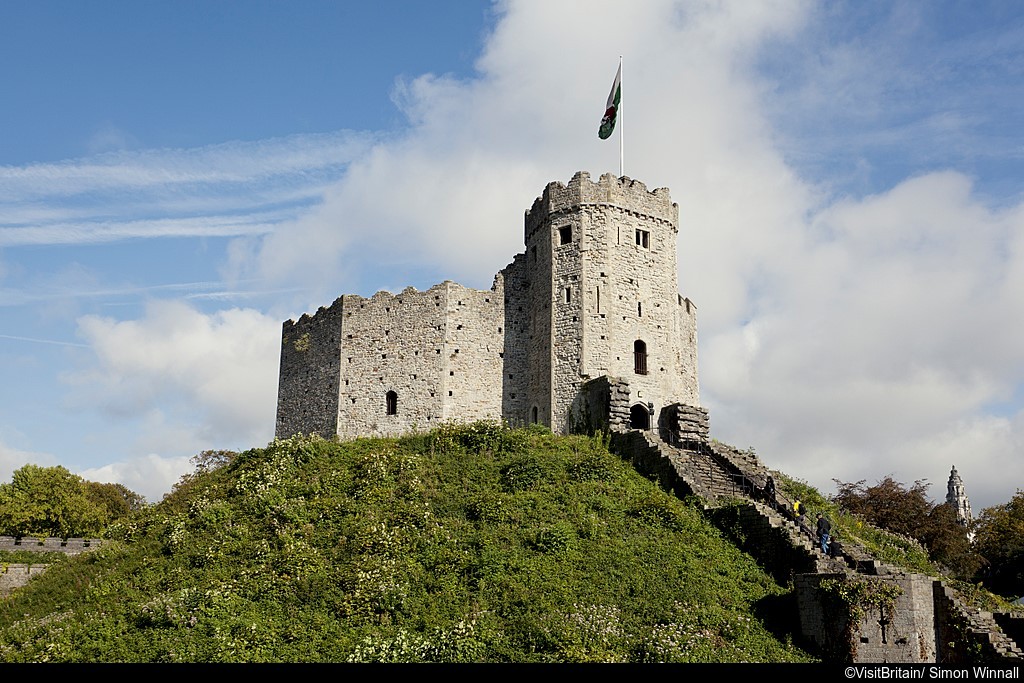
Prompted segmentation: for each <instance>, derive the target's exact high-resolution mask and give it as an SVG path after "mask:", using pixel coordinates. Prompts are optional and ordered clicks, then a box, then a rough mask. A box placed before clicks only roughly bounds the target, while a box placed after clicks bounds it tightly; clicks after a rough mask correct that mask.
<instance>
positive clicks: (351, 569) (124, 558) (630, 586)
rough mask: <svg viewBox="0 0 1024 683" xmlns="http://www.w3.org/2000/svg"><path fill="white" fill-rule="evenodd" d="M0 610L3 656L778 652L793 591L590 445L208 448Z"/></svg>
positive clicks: (304, 441) (755, 658)
mask: <svg viewBox="0 0 1024 683" xmlns="http://www.w3.org/2000/svg"><path fill="white" fill-rule="evenodd" d="M221 460H222V462H221V463H217V464H218V465H219V466H216V467H213V466H211V467H204V468H201V469H200V470H199V471H198V472H197V473H196V474H195V475H191V476H189V477H186V478H185V479H183V480H182V481H181V482H180V483H179V485H178V486H177V487H176V489H175V491H174V492H173V493H172V494H171V495H169V496H168V497H167V498H165V499H164V501H163V502H161V503H160V504H158V505H155V506H151V507H148V508H145V509H143V510H141V511H139V512H137V513H134V514H133V515H131V516H129V517H126V518H124V520H122V521H121V522H119V523H116V524H115V525H113V526H112V527H110V528H109V529H108V532H107V534H106V535H107V537H108V538H109V540H108V541H106V542H105V543H104V545H103V546H102V547H100V548H99V549H97V550H93V551H90V552H88V553H85V554H82V555H79V556H76V557H73V558H70V559H68V560H66V561H62V562H60V563H58V564H56V565H54V566H53V567H52V568H51V569H50V570H48V571H47V572H45V573H44V574H42V575H41V576H39V577H38V578H36V579H34V580H33V581H31V582H30V583H29V585H27V586H26V587H25V588H22V589H20V590H18V591H17V592H16V593H15V594H14V595H13V596H11V597H10V598H9V599H6V600H3V601H2V602H0V660H2V661H7V662H20V661H60V662H221V661H231V662H346V661H356V662H363V661H384V662H588V661H594V662H792V661H814V658H813V657H812V656H811V655H810V654H808V653H807V652H805V651H803V650H801V649H800V648H799V647H796V646H795V645H793V643H792V641H793V640H794V639H795V635H794V634H795V631H796V626H797V625H796V622H795V614H796V611H795V608H794V605H793V604H792V596H791V594H790V593H789V591H788V589H787V587H785V586H780V585H778V584H777V583H775V581H774V580H773V579H772V578H771V577H770V576H768V575H767V574H766V573H765V572H763V571H762V570H761V569H760V568H759V567H758V565H757V564H756V563H755V562H754V561H753V560H752V559H751V558H750V557H748V556H747V555H744V554H742V553H741V552H740V551H738V550H737V549H736V548H735V547H734V546H733V545H732V544H731V543H730V542H728V541H727V540H726V539H725V538H724V537H723V536H722V535H721V534H720V533H719V532H718V531H717V530H716V529H715V528H714V527H713V526H711V525H710V524H709V523H708V522H707V521H706V520H705V518H704V517H703V516H702V514H701V512H700V510H699V509H698V508H696V507H691V506H689V505H688V504H687V503H686V502H685V501H680V500H678V499H676V498H674V497H673V496H671V495H670V494H668V493H666V492H664V491H662V490H661V489H660V488H658V486H657V485H656V484H654V483H652V482H650V481H648V480H647V479H645V478H643V477H642V476H640V475H639V474H637V473H636V471H635V470H633V469H632V468H631V467H630V466H629V464H628V463H625V462H623V461H622V460H620V459H619V458H618V457H616V456H614V455H612V454H610V453H609V452H608V450H607V447H606V444H605V443H604V442H603V441H602V440H601V439H600V438H585V437H556V436H553V435H551V434H550V433H549V432H546V431H544V430H539V429H529V430H510V429H506V428H504V427H501V426H499V425H496V424H491V423H477V424H474V425H469V426H464V427H454V426H446V427H442V428H440V429H438V430H435V431H433V432H431V433H429V434H425V435H419V436H410V437H406V438H402V439H360V440H355V441H350V442H344V443H333V442H329V441H325V440H323V439H318V438H293V439H289V440H284V441H275V442H273V443H272V444H270V445H269V446H268V447H266V448H261V449H253V450H250V451H246V452H244V453H239V454H222V458H221Z"/></svg>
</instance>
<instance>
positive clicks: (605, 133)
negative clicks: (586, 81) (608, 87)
mask: <svg viewBox="0 0 1024 683" xmlns="http://www.w3.org/2000/svg"><path fill="white" fill-rule="evenodd" d="M621 100H622V62H619V68H618V70H617V71H616V72H615V82H614V83H612V91H611V92H610V93H608V104H606V105H605V109H604V118H603V119H601V127H600V128H598V129H597V137H599V138H601V139H602V140H607V139H608V138H609V137H611V134H612V131H613V130H615V119H616V118H617V117H618V115H619V102H620V101H621Z"/></svg>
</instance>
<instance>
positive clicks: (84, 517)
mask: <svg viewBox="0 0 1024 683" xmlns="http://www.w3.org/2000/svg"><path fill="white" fill-rule="evenodd" d="M144 505H145V500H144V499H143V498H142V496H140V495H138V494H136V493H133V492H132V491H130V490H128V489H127V488H125V487H124V486H122V485H120V484H99V483H96V482H90V481H85V480H84V479H82V478H81V477H79V476H78V475H75V474H72V473H71V472H69V471H68V470H67V469H65V468H63V467H40V466H39V465H31V464H29V465H25V466H23V467H22V468H21V469H18V470H16V471H15V472H14V474H13V475H12V477H11V481H10V483H6V484H0V535H4V536H16V537H23V536H53V537H59V538H71V537H92V536H97V535H99V534H100V532H102V531H103V529H104V527H106V526H107V525H108V524H111V523H113V522H114V521H116V520H118V519H120V518H122V517H125V516H127V515H130V514H132V513H134V512H136V511H138V510H140V509H142V507H143V506H144Z"/></svg>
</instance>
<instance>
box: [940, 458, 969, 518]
mask: <svg viewBox="0 0 1024 683" xmlns="http://www.w3.org/2000/svg"><path fill="white" fill-rule="evenodd" d="M946 505H950V506H952V508H953V509H954V510H956V521H957V523H958V524H960V526H963V527H970V525H971V522H972V521H973V519H974V518H973V516H972V515H971V501H970V500H968V499H967V493H966V492H965V491H964V482H963V480H962V479H961V478H960V474H959V473H958V472H957V471H956V467H955V466H954V467H953V469H952V471H950V473H949V482H948V483H947V485H946Z"/></svg>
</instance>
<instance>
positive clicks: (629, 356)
mask: <svg viewBox="0 0 1024 683" xmlns="http://www.w3.org/2000/svg"><path fill="white" fill-rule="evenodd" d="M678 232H679V206H678V205H677V204H675V203H673V202H672V200H671V198H670V196H669V191H668V190H667V189H665V188H660V189H656V190H653V191H649V190H648V189H647V187H646V186H645V185H644V184H643V183H641V182H639V181H636V180H632V179H630V178H627V177H620V178H616V177H614V176H613V175H612V174H605V175H603V176H601V178H600V180H599V181H598V182H593V181H591V179H590V175H589V174H588V173H586V172H579V173H576V174H575V175H574V176H573V178H572V179H571V180H570V181H569V183H568V184H567V185H566V184H562V183H560V182H552V183H549V184H548V186H547V187H546V188H544V192H543V194H542V195H541V196H540V197H538V198H537V199H536V200H535V201H534V202H533V206H532V207H531V208H530V209H529V210H528V211H527V212H526V215H525V230H524V243H525V250H524V251H523V252H522V253H520V254H517V255H516V256H515V257H514V259H513V261H512V262H511V263H510V264H508V265H507V266H506V267H505V268H504V269H502V270H501V271H500V272H499V273H498V274H497V275H496V276H495V277H494V284H493V286H492V287H491V289H490V290H476V289H470V288H467V287H463V286H461V285H459V284H456V283H454V282H451V281H445V282H443V283H441V284H439V285H435V286H433V287H431V288H430V289H428V290H426V291H424V292H419V291H417V290H416V289H414V288H412V287H409V288H407V289H405V290H404V291H403V292H402V293H400V294H391V293H389V292H378V293H376V294H374V295H373V296H372V297H370V298H364V297H361V296H356V295H343V296H341V297H339V298H338V299H337V300H335V301H334V303H333V304H331V305H330V306H329V307H321V308H320V309H319V310H318V311H317V312H316V313H315V314H314V315H312V316H310V315H308V314H305V315H303V316H301V317H300V318H299V320H297V321H293V320H289V321H286V322H285V323H284V325H283V330H282V345H281V365H280V376H279V383H278V403H277V425H276V436H277V437H278V438H285V437H288V436H291V435H293V434H297V433H302V434H314V433H315V434H320V435H322V436H325V437H328V438H330V437H334V436H335V435H337V436H339V437H342V438H349V437H355V436H394V435H399V434H403V433H407V432H410V431H415V430H426V429H431V428H433V427H435V426H437V425H439V424H441V423H444V422H449V421H453V422H462V423H467V422H473V421H476V420H502V421H505V422H507V423H509V424H511V425H513V426H518V425H524V424H531V423H540V424H544V425H547V426H548V427H550V428H551V429H552V431H554V432H557V433H568V432H571V431H576V430H580V429H585V428H590V426H591V425H592V424H593V419H592V416H591V415H589V413H590V412H598V413H603V416H602V417H601V419H602V420H604V421H605V422H607V419H608V416H609V406H608V401H609V397H608V393H607V392H605V395H604V397H603V399H600V400H603V401H604V405H603V406H600V407H598V408H596V409H593V408H592V404H593V403H594V400H593V398H592V395H593V392H590V394H591V395H590V396H589V397H588V394H587V390H586V389H585V385H586V384H587V383H588V382H590V381H592V380H596V379H598V378H605V379H606V382H605V385H604V386H605V387H607V386H609V384H608V382H611V383H612V384H613V385H614V386H615V387H617V392H618V395H619V396H625V398H626V401H628V414H625V411H620V413H621V414H622V419H621V420H620V422H628V424H627V425H625V426H628V427H631V428H634V429H641V430H650V429H652V428H655V427H656V425H658V424H659V423H661V424H662V425H664V423H665V420H666V415H668V414H669V413H668V412H667V411H670V410H671V409H672V408H673V407H675V408H676V409H678V407H680V406H690V407H698V406H699V392H698V382H697V323H696V308H695V306H694V305H693V303H692V302H691V301H690V300H689V299H687V298H684V297H683V296H682V295H681V294H679V291H678V276H677V267H676V241H677V236H678ZM620 403H621V401H620ZM611 412H615V411H614V410H612V411H611Z"/></svg>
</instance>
